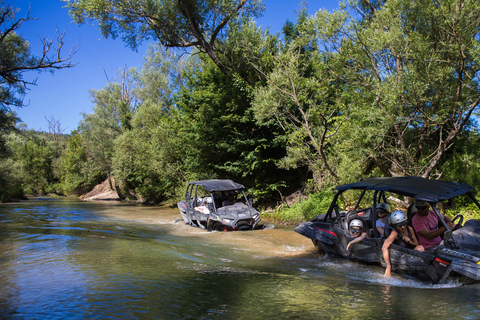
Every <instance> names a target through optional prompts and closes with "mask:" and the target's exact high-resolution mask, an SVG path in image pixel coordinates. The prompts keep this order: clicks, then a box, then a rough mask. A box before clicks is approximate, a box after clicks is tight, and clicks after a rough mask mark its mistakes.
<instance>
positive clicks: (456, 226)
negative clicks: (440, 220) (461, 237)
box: [452, 214, 463, 231]
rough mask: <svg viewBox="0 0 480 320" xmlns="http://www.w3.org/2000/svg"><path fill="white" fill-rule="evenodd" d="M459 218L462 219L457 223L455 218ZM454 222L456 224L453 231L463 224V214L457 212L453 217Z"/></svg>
mask: <svg viewBox="0 0 480 320" xmlns="http://www.w3.org/2000/svg"><path fill="white" fill-rule="evenodd" d="M457 219H459V220H460V221H459V222H458V223H455V220H457ZM452 223H453V224H454V225H455V227H454V228H453V230H452V231H455V230H458V229H460V228H461V227H462V224H463V215H462V214H457V215H456V216H455V217H454V218H453V219H452Z"/></svg>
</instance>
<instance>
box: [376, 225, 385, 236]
mask: <svg viewBox="0 0 480 320" xmlns="http://www.w3.org/2000/svg"><path fill="white" fill-rule="evenodd" d="M377 231H378V233H380V234H381V235H382V237H384V236H385V234H384V232H385V231H384V229H383V228H382V227H380V226H377Z"/></svg>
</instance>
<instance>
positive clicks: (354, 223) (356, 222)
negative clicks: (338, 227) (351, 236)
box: [348, 219, 363, 229]
mask: <svg viewBox="0 0 480 320" xmlns="http://www.w3.org/2000/svg"><path fill="white" fill-rule="evenodd" d="M348 227H349V228H351V227H360V228H362V229H363V222H362V220H360V219H353V220H352V221H350V224H349V225H348Z"/></svg>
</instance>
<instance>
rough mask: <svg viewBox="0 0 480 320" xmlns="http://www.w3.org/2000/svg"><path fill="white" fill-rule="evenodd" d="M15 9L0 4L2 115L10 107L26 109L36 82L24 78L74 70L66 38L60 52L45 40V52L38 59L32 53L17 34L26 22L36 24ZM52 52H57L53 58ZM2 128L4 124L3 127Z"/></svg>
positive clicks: (58, 43) (58, 41)
mask: <svg viewBox="0 0 480 320" xmlns="http://www.w3.org/2000/svg"><path fill="white" fill-rule="evenodd" d="M17 11H18V10H17V9H16V8H15V7H14V6H4V4H3V0H2V1H0V106H1V108H0V111H1V112H2V113H5V112H6V111H8V110H9V108H10V106H16V107H22V106H23V96H24V95H25V90H26V89H27V88H28V86H30V85H35V84H36V81H28V80H25V79H24V78H23V74H24V73H25V72H28V71H32V70H36V71H50V72H53V71H54V70H57V69H63V68H70V67H73V66H74V65H73V64H72V62H71V58H72V56H73V53H74V51H73V50H72V51H70V53H69V55H68V56H67V57H66V58H63V57H62V48H63V34H59V37H58V39H57V46H56V48H54V47H53V45H54V43H53V41H52V40H48V39H46V38H43V39H42V44H43V52H42V53H41V54H40V56H38V57H36V56H34V55H33V54H32V53H31V52H30V45H29V43H28V41H26V40H25V39H23V38H22V36H21V35H19V34H18V33H17V30H18V29H19V28H20V27H21V26H22V24H23V23H24V22H27V21H29V20H32V19H33V18H32V17H31V16H30V11H29V12H28V13H27V15H26V16H25V18H19V19H18V18H16V16H15V13H16V12H17ZM51 51H55V52H54V53H53V54H50V52H51ZM0 124H1V123H0Z"/></svg>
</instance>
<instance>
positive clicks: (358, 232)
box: [347, 219, 368, 250]
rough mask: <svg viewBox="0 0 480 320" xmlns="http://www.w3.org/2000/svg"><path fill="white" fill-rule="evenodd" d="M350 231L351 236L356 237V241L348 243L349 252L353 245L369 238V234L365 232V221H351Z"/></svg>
mask: <svg viewBox="0 0 480 320" xmlns="http://www.w3.org/2000/svg"><path fill="white" fill-rule="evenodd" d="M348 231H349V233H350V236H352V237H354V238H355V239H353V240H352V241H350V242H349V243H348V245H347V250H350V246H351V245H352V244H354V243H357V242H360V241H362V240H364V239H366V238H368V234H367V233H366V232H365V231H363V221H362V220H360V219H353V220H352V221H350V224H349V226H348Z"/></svg>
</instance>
